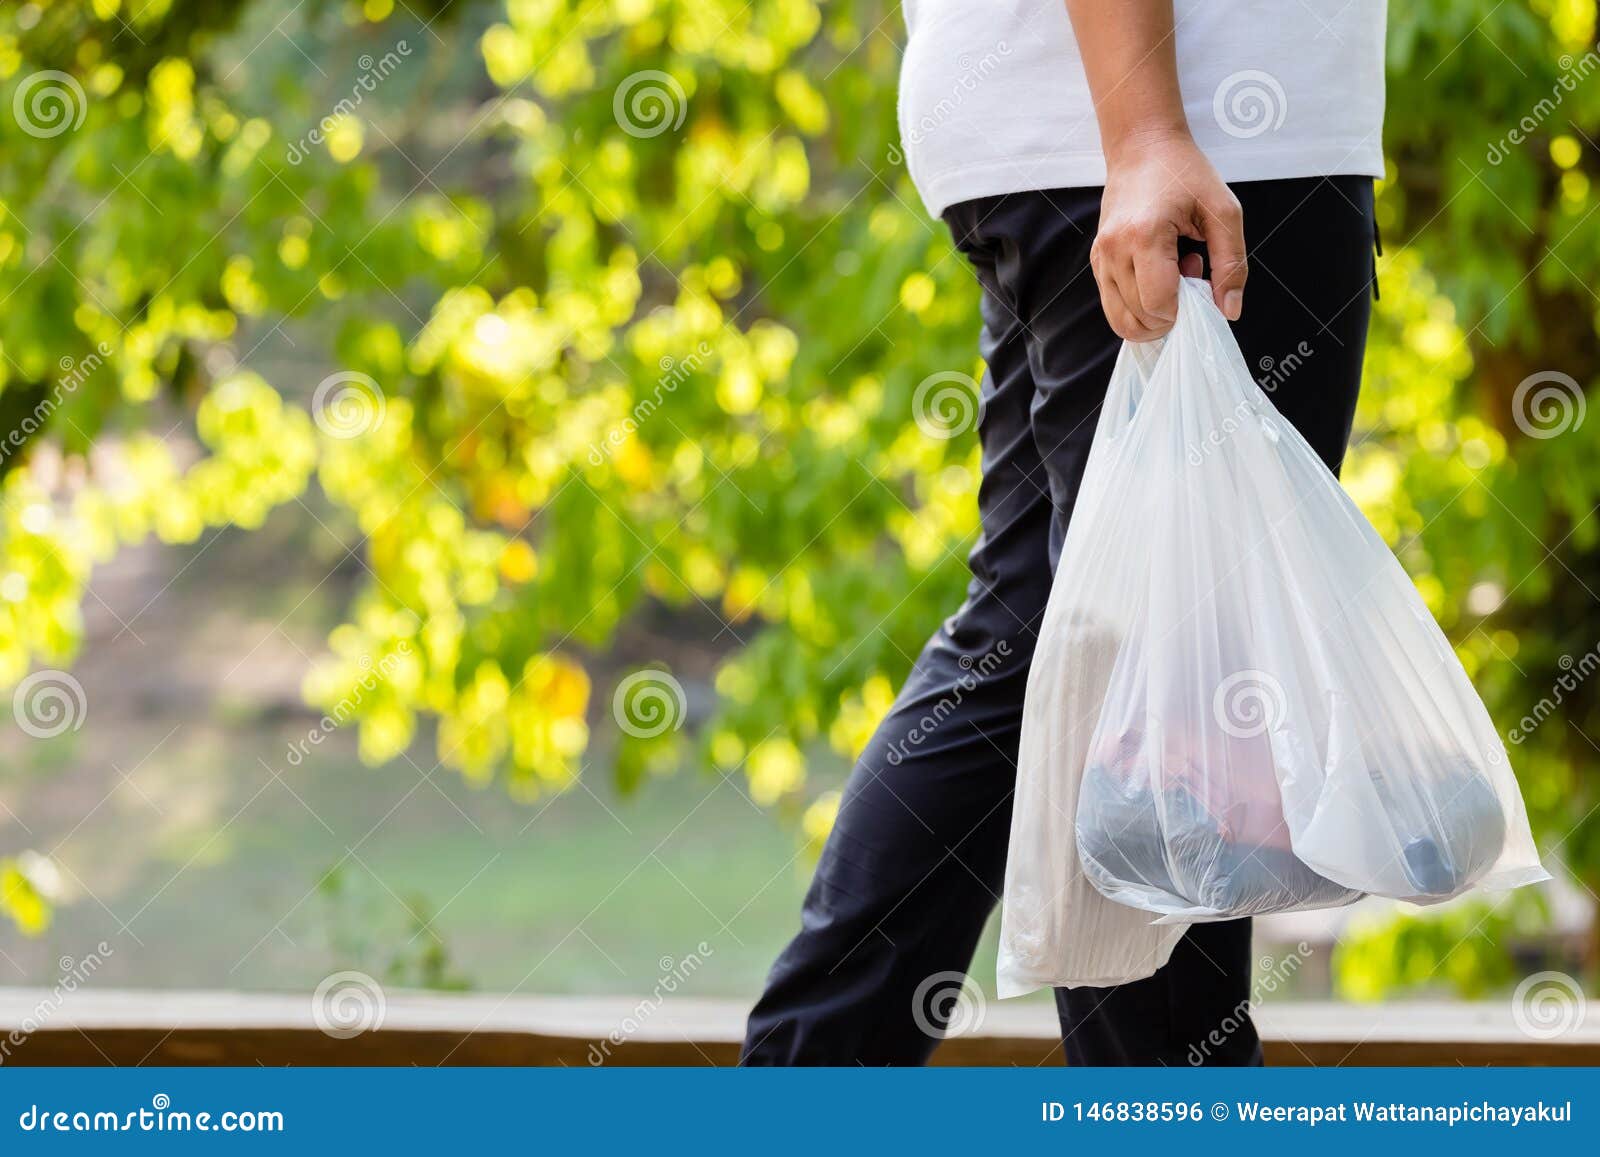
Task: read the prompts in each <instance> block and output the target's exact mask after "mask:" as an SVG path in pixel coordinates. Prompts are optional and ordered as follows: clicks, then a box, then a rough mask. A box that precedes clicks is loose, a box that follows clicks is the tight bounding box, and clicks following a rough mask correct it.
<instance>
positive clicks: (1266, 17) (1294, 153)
mask: <svg viewBox="0 0 1600 1157" xmlns="http://www.w3.org/2000/svg"><path fill="white" fill-rule="evenodd" d="M904 8H905V18H906V27H907V29H908V30H909V32H910V36H909V38H908V40H907V43H906V52H905V59H904V60H903V61H902V62H901V67H900V139H901V142H902V144H903V147H904V149H905V153H906V163H907V165H908V167H909V169H910V171H911V179H912V180H913V181H914V182H915V183H916V186H917V191H918V192H919V193H921V194H922V200H923V202H924V203H925V204H926V205H927V207H928V209H929V210H930V211H931V212H932V213H934V214H935V215H937V214H939V213H942V212H943V211H944V210H945V208H946V207H948V206H950V205H953V204H956V203H957V202H959V201H965V200H970V199H971V198H973V197H984V196H990V195H992V194H998V193H1016V192H1023V191H1025V190H1029V189H1057V188H1067V187H1071V186H1084V185H1103V184H1105V179H1106V168H1105V161H1104V159H1103V158H1102V156H1101V154H1100V131H1099V127H1098V126H1097V124H1096V123H1095V115H1094V105H1093V103H1092V102H1091V101H1090V99H1089V83H1088V79H1087V77H1086V76H1085V75H1084V70H1083V60H1082V57H1080V55H1079V53H1078V44H1077V40H1076V39H1075V38H1074V36H1073V34H1072V23H1071V20H1070V19H1069V18H1068V16H1067V6H1066V0H904ZM1385 9H1386V0H1174V5H1173V16H1174V19H1175V23H1176V36H1177V56H1178V86H1179V90H1180V91H1181V92H1182V93H1183V103H1184V110H1185V112H1186V113H1187V115H1188V118H1189V128H1190V130H1191V131H1192V132H1193V133H1194V138H1195V141H1196V142H1197V143H1198V144H1199V145H1200V147H1201V149H1203V150H1204V151H1205V154H1206V155H1207V156H1208V157H1210V158H1211V161H1212V163H1213V164H1215V165H1216V166H1217V170H1218V172H1220V173H1221V174H1222V178H1223V180H1225V181H1256V180H1269V179H1274V178H1280V177H1311V176H1333V175H1335V174H1358V175H1365V176H1373V177H1381V176H1382V175H1383V140H1382V136H1383V41H1384V19H1385V15H1386V11H1385Z"/></svg>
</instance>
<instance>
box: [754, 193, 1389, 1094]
mask: <svg viewBox="0 0 1600 1157" xmlns="http://www.w3.org/2000/svg"><path fill="white" fill-rule="evenodd" d="M1234 191H1235V193H1236V194H1237V195H1238V197H1239V200H1240V202H1241V203H1242V204H1243V206H1244V224H1245V240H1246V246H1247V249H1248V255H1249V260H1250V278H1249V284H1248V286H1247V288H1246V290H1245V305H1244V315H1243V317H1242V318H1241V319H1240V320H1239V321H1238V322H1236V323H1234V326H1233V331H1234V334H1235V336H1236V337H1237V338H1238V339H1239V344H1240V346H1241V347H1242V348H1243V350H1244V355H1245V361H1246V362H1247V364H1249V365H1250V366H1251V367H1252V368H1253V369H1255V370H1257V371H1258V376H1259V380H1260V381H1261V384H1262V386H1263V388H1264V389H1267V391H1268V392H1269V394H1270V395H1271V396H1272V399H1273V401H1274V403H1275V404H1276V405H1277V407H1278V409H1279V410H1280V411H1281V412H1282V413H1283V414H1284V416H1285V417H1286V418H1287V419H1288V420H1289V421H1290V422H1293V423H1294V425H1295V426H1296V427H1297V428H1298V429H1299V430H1300V432H1301V433H1302V434H1304V435H1305V437H1306V439H1307V440H1308V441H1309V442H1310V443H1311V445H1312V446H1313V447H1315V448H1316V450H1317V452H1318V453H1319V454H1320V455H1321V456H1322V458H1323V460H1324V461H1325V462H1326V463H1327V464H1328V467H1329V468H1330V469H1332V470H1337V469H1338V467H1339V462H1340V459H1341V458H1342V457H1343V455H1344V450H1345V444H1346V441H1347V439H1348V438H1349V436H1350V425H1351V420H1352V418H1353V415H1354V411H1355V405H1356V393H1357V390H1358V388H1359V386H1360V381H1361V360H1362V348H1363V345H1364V343H1365V340H1366V331H1367V319H1368V314H1369V310H1370V303H1369V299H1368V293H1369V290H1370V289H1371V288H1373V276H1374V266H1373V255H1372V254H1373V244H1374V240H1375V231H1374V225H1373V216H1372V182H1371V180H1370V179H1368V178H1365V177H1332V178H1307V179H1299V180H1286V181H1258V182H1246V183H1241V184H1238V185H1236V186H1234ZM1099 209H1100V190H1098V189H1066V190H1056V191H1051V192H1034V193H1021V194H1012V195H1007V196H1002V197H989V198H983V199H980V200H976V201H969V202H966V203H964V204H960V205H956V206H954V207H953V208H951V209H950V210H949V211H948V212H947V213H946V214H945V219H946V221H947V222H948V224H949V226H950V228H951V231H952V232H953V233H954V235H955V239H956V243H957V244H958V245H959V246H960V248H961V250H962V252H963V253H965V254H966V256H967V257H968V258H969V259H970V261H971V263H972V266H973V268H974V270H975V271H976V273H977V276H978V280H979V282H980V283H981V285H982V288H983V307H982V308H983V333H982V339H981V341H982V352H983V356H984V359H985V361H986V362H987V365H988V373H987V374H986V375H985V377H984V381H983V387H982V389H983V405H982V409H981V411H980V413H981V417H980V420H979V427H978V428H979V436H980V438H981V441H982V445H983V479H982V484H981V486H980V488H979V492H978V506H979V511H980V514H981V518H982V526H983V533H982V536H981V538H980V539H979V541H978V543H977V546H976V547H975V548H974V549H973V551H972V554H971V558H970V563H971V569H972V582H971V584H970V585H969V586H968V588H967V597H966V601H965V602H964V603H963V604H962V605H961V607H960V609H959V610H957V611H956V613H955V614H954V615H953V616H952V617H951V618H950V619H948V620H946V622H945V623H944V625H943V626H942V627H941V628H940V629H939V631H938V632H937V633H936V634H935V635H934V636H933V638H932V639H930V640H929V641H928V644H927V646H926V647H925V648H924V649H923V651H922V654H921V655H920V656H919V657H918V659H917V661H916V664H915V666H914V667H913V669H912V671H911V674H910V676H909V677H908V678H907V680H906V683H905V686H904V687H903V688H902V689H901V692H900V695H899V698H898V699H897V700H896V701H895V705H894V707H893V708H892V709H891V710H890V712H889V714H888V716H887V717H885V719H884V721H883V723H882V724H881V726H880V727H879V728H878V731H877V733H876V734H875V735H874V737H873V739H872V741H871V742H870V743H869V744H868V745H867V748H866V750H865V751H864V752H863V753H862V755H861V759H860V762H859V763H858V764H857V766H856V768H855V770H854V772H853V773H852V774H851V776H850V779H849V782H848V784H847V785H846V787H845V789H844V795H843V800H842V803H841V806H840V809H839V817H838V820H837V822H836V823H835V825H834V828H833V833H832V835H831V836H830V837H829V838H828V842H827V845H826V848H825V849H824V851H823V854H822V860H821V862H820V863H819V864H818V866H817V872H816V876H815V879H814V880H813V881H812V884H811V888H810V891H809V892H808V893H807V895H806V900H805V908H804V911H803V913H802V918H801V919H802V927H801V931H800V933H799V935H797V936H796V937H795V938H794V940H793V941H791V942H790V944H789V945H788V947H787V948H785V949H784V951H783V954H782V955H781V956H780V957H779V958H778V961H777V963H776V965H774V966H773V969H772V973H771V976H770V977H769V978H768V981H767V988H766V991H765V992H764V993H763V994H762V996H761V999H760V1001H759V1003H757V1005H756V1007H755V1010H754V1011H753V1012H752V1013H751V1015H750V1022H749V1027H748V1035H747V1038H746V1041H745V1047H744V1062H745V1063H747V1064H839V1065H844V1064H858V1063H860V1064H920V1063H923V1062H925V1061H926V1060H927V1058H928V1056H929V1054H930V1053H931V1052H932V1051H933V1049H934V1047H935V1045H936V1044H937V1043H938V1041H937V1036H938V1034H939V1032H940V1030H941V1028H942V1026H943V1025H944V1023H945V1022H944V1021H943V1020H941V1019H940V1018H941V1017H942V1016H945V1015H948V1013H949V1011H950V1009H949V1007H948V1002H947V1001H941V1000H940V999H939V998H938V995H937V994H938V990H939V989H940V988H941V987H943V988H944V989H945V991H946V996H947V997H948V981H949V977H950V976H951V975H952V974H953V975H954V976H955V977H956V978H957V979H959V977H960V976H961V975H962V974H964V973H965V971H966V969H967V967H968V965H969V963H970V962H971V959H972V954H973V951H974V948H975V947H976V944H977V941H978V937H979V935H980V934H981V932H982V930H983V926H984V922H985V920H986V919H987V918H988V916H989V913H990V912H991V911H992V910H993V908H994V905H995V903H996V902H997V901H998V900H999V892H1000V888H1001V884H1002V880H1003V878H1004V872H1005V856H1006V843H1007V838H1008V835H1009V830H1010V823H1011V796H1012V788H1013V784H1014V780H1015V776H1016V759H1017V742H1018V735H1019V733H1020V730H1021V722H1022V698H1023V689H1024V686H1025V684H1026V681H1027V672H1028V664H1029V662H1030V661H1031V659H1032V655H1033V649H1034V644H1035V641H1036V637H1037V633H1038V629H1039V624H1040V620H1041V618H1042V617H1043V614H1044V606H1045V599H1046V598H1047V597H1048V595H1049V591H1050V581H1051V575H1052V573H1053V571H1054V569H1055V565H1056V561H1057V559H1058V557H1059V555H1060V551H1061V544H1062V541H1063V539H1064V537H1065V534H1066V529H1067V521H1068V519H1069V518H1071V516H1072V507H1073V502H1074V499H1075V497H1076V494H1077V490H1078V483H1079V480H1080V478H1081V476H1082V474H1083V468H1084V463H1085V460H1086V458H1087V456H1088V453H1089V443H1090V439H1091V438H1092V436H1093V433H1094V426H1095V420H1096V417H1097V412H1098V410H1099V407H1100V403H1101V400H1102V398H1103V397H1104V395H1105V390H1106V385H1107V382H1108V379H1109V377H1110V374H1111V367H1112V363H1113V362H1114V361H1115V359H1116V356H1117V351H1118V348H1119V347H1120V345H1121V342H1120V341H1119V340H1118V339H1117V337H1116V336H1115V335H1114V334H1113V333H1112V332H1111V329H1110V327H1109V326H1108V325H1107V323H1106V320H1105V317H1104V315H1103V314H1102V313H1101V309H1100V300H1099V296H1098V294H1097V292H1096V289H1095V284H1094V278H1093V275H1092V274H1091V273H1090V269H1089V245H1090V243H1091V242H1092V241H1093V239H1094V235H1095V228H1096V222H1097V218H1098V215H1099ZM996 654H1000V655H1004V656H1006V658H1005V661H1004V662H1003V663H1001V664H1000V666H998V667H995V666H993V665H992V657H993V656H994V655H996ZM985 656H987V657H990V659H991V662H986V663H984V664H983V665H982V667H981V668H980V667H979V666H978V664H977V661H978V660H979V658H980V657H985ZM930 716H931V717H933V718H935V719H936V720H937V725H936V726H935V727H933V728H931V729H930V728H929V726H928V722H929V718H930ZM1250 984H1251V952H1250V923H1249V921H1248V920H1236V921H1230V922H1226V923H1217V924H1202V925H1196V926H1194V927H1193V928H1192V929H1191V930H1190V931H1189V933H1188V935H1187V936H1185V938H1184V939H1183V940H1182V941H1181V942H1180V943H1179V945H1178V947H1177V949H1176V950H1175V951H1174V953H1173V956H1172V960H1171V962H1170V963H1168V964H1167V965H1166V967H1164V968H1162V969H1161V970H1160V971H1159V972H1157V973H1156V975H1154V976H1152V977H1150V978H1149V979H1146V980H1141V981H1138V982H1136V983H1132V984H1124V985H1120V986H1117V987H1114V988H1077V989H1061V990H1058V991H1057V993H1056V1006H1057V1009H1058V1011H1059V1013H1060V1018H1061V1031H1062V1036H1063V1039H1064V1041H1065V1048H1066V1056H1067V1060H1068V1062H1069V1063H1071V1064H1089V1065H1097V1064H1099V1065H1104V1064H1145V1065H1154V1064H1172V1065H1181V1064H1187V1063H1196V1060H1197V1058H1203V1059H1204V1062H1205V1063H1209V1064H1234V1065H1238V1064H1259V1063H1260V1058H1261V1048H1260V1042H1259V1040H1258V1038H1257V1036H1256V1033H1255V1030H1254V1028H1253V1026H1251V1025H1250V1023H1249V1021H1248V1017H1244V1018H1243V1019H1244V1025H1243V1027H1242V1028H1240V1029H1237V1030H1236V1031H1233V1032H1231V1033H1228V1032H1225V1031H1224V1029H1226V1028H1232V1027H1233V1026H1234V1025H1235V1024H1236V1023H1238V1021H1239V1020H1240V1018H1241V1013H1242V1011H1243V1010H1244V1009H1246V1008H1247V1007H1248V1000H1249V991H1250ZM919 1003H920V1005H921V1007H918V1005H919ZM1225 1022H1226V1023H1225ZM1213 1030H1216V1032H1217V1035H1218V1036H1219V1037H1222V1038H1223V1040H1222V1043H1221V1044H1216V1043H1214V1040H1213V1041H1207V1038H1208V1037H1210V1036H1211V1034H1212V1033H1213Z"/></svg>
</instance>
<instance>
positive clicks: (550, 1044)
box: [0, 989, 1600, 1067]
mask: <svg viewBox="0 0 1600 1157" xmlns="http://www.w3.org/2000/svg"><path fill="white" fill-rule="evenodd" d="M745 1011H746V1010H745V1006H744V1005H743V1004H742V1003H741V1002H738V1001H731V1000H690V999H681V1000H680V999H671V1000H668V1001H666V1002H664V1003H661V1004H659V1005H653V1004H652V1002H650V1001H648V1000H642V1001H635V1000H630V999H628V998H626V997H553V996H506V997H501V996H493V995H460V996H458V995H438V994H434V993H414V992H390V993H388V994H387V995H386V998H385V1006H384V1010H383V1020H382V1024H381V1025H380V1026H379V1027H378V1028H377V1029H375V1030H370V1031H367V1032H363V1033H360V1034H359V1035H356V1036H352V1037H349V1038H347V1039H340V1038H336V1037H333V1036H329V1035H328V1034H327V1033H325V1032H323V1031H322V1030H321V1029H319V1028H318V1027H317V1024H316V1021H315V1019H314V1018H313V1016H312V1006H311V997H310V996H309V995H306V994H298V995H288V994H283V995H280V994H272V993H232V992H159V991H143V992H115V991H94V992H89V991H79V992H75V993H73V994H71V995H68V996H66V997H65V998H63V999H61V1000H59V1001H58V1000H57V999H56V998H55V997H54V996H53V995H52V994H51V993H50V992H48V991H46V990H43V989H0V1063H5V1064H20V1065H105V1064H112V1065H253V1064H263V1065H287V1064H293V1065H439V1064H449V1065H519V1066H521V1065H574V1066H586V1065H591V1064H595V1063H605V1064H617V1065H693V1066H702V1065H727V1064H732V1063H733V1062H734V1061H735V1060H736V1059H737V1056H738V1042H739V1040H740V1037H741V1035H742V1032H743V1028H744V1015H745ZM1587 1019H1588V1021H1589V1023H1580V1024H1578V1025H1577V1026H1575V1027H1573V1028H1571V1029H1570V1030H1569V1031H1567V1032H1565V1033H1563V1034H1562V1035H1560V1036H1557V1037H1555V1038H1553V1039H1550V1040H1538V1039H1535V1038H1532V1037H1530V1036H1529V1035H1527V1034H1526V1033H1525V1032H1523V1031H1522V1030H1521V1029H1520V1028H1519V1027H1518V1026H1517V1024H1516V1022H1515V1020H1514V1019H1513V1017H1512V1011H1511V1006H1510V1003H1509V1002H1505V1001H1502V1002H1499V1003H1493V1004H1411V1003H1408V1004H1391V1005H1371V1006H1361V1005H1340V1004H1279V1005H1272V1006H1268V1007H1266V1008H1265V1009H1263V1010H1261V1011H1260V1012H1258V1014H1257V1021H1258V1023H1259V1024H1260V1026H1261V1031H1262V1036H1263V1038H1264V1039H1265V1041H1266V1046H1267V1060H1268V1063H1270V1064H1274V1065H1457V1064H1461V1065H1600V1017H1597V1016H1590V1017H1588V1018H1587ZM30 1028H31V1029H32V1030H33V1031H31V1032H30V1031H27V1030H29V1029H30ZM13 1032H15V1033H18V1034H19V1035H20V1036H21V1038H22V1039H21V1040H20V1042H19V1041H17V1040H16V1039H14V1038H12V1037H11V1035H10V1034H11V1033H13ZM1055 1033H1056V1028H1055V1023H1054V1018H1053V1016H1052V1014H1051V1009H1050V1006H1049V1005H1047V1004H1045V1005H1041V1004H1024V1005H1015V1004H1003V1005H996V1004H993V1003H991V1004H990V1005H989V1006H988V1007H987V1008H986V1009H985V1010H984V1014H983V1017H982V1023H981V1025H980V1026H979V1027H978V1029H977V1030H976V1031H974V1032H971V1033H969V1034H966V1035H964V1036H960V1037H956V1038H953V1039H951V1040H948V1041H946V1042H945V1043H944V1044H943V1045H942V1046H941V1047H940V1049H939V1051H938V1053H937V1054H936V1057H935V1063H938V1064H948V1065H1024V1066H1029V1067H1031V1066H1035V1065H1041V1064H1043V1065H1054V1064H1060V1063H1061V1052H1060V1048H1059V1043H1058V1042H1057V1040H1056V1039H1055Z"/></svg>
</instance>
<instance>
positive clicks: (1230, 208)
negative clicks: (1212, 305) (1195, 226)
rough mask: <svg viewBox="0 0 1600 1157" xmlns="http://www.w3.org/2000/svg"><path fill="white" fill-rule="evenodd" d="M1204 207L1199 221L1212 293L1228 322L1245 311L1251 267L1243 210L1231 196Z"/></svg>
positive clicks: (1229, 194) (1230, 194) (1228, 194)
mask: <svg viewBox="0 0 1600 1157" xmlns="http://www.w3.org/2000/svg"><path fill="white" fill-rule="evenodd" d="M1226 197H1227V199H1226V200H1218V201H1215V202H1213V203H1211V204H1209V205H1205V206H1202V207H1201V213H1202V215H1203V219H1202V220H1201V222H1200V226H1201V229H1202V231H1203V232H1204V233H1205V241H1206V251H1207V252H1208V253H1209V254H1210V256H1211V294H1212V298H1213V300H1215V301H1216V303H1217V308H1218V309H1220V310H1221V311H1222V316H1224V317H1226V318H1227V319H1228V320H1229V321H1238V320H1239V314H1240V313H1241V312H1242V311H1243V309H1244V282H1245V278H1246V277H1247V276H1249V273H1250V267H1249V264H1248V263H1247V262H1246V261H1245V255H1244V211H1243V210H1242V209H1241V208H1240V207H1239V201H1238V199H1237V198H1236V197H1234V196H1233V194H1232V193H1227V194H1226Z"/></svg>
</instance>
